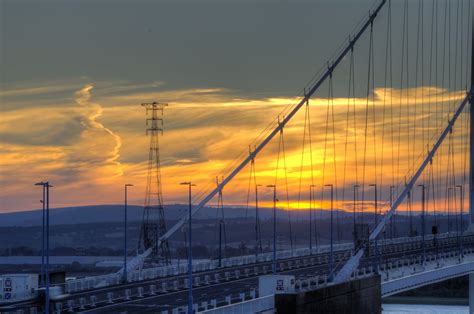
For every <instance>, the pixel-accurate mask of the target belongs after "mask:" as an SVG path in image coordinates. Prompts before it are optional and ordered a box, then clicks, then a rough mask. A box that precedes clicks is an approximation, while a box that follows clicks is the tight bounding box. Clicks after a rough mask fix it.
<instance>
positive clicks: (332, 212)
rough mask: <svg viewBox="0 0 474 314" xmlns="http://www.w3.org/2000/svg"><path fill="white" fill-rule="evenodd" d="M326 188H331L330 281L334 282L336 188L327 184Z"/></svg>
mask: <svg viewBox="0 0 474 314" xmlns="http://www.w3.org/2000/svg"><path fill="white" fill-rule="evenodd" d="M325 186H327V187H330V188H331V231H330V233H331V237H330V238H331V242H330V244H329V251H330V253H329V281H332V277H333V273H332V272H333V269H334V255H333V253H334V251H333V221H334V186H333V185H332V184H326V185H325Z"/></svg>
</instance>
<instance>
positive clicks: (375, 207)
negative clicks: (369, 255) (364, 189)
mask: <svg viewBox="0 0 474 314" xmlns="http://www.w3.org/2000/svg"><path fill="white" fill-rule="evenodd" d="M369 186H371V187H373V188H374V193H375V198H374V213H375V215H374V217H375V219H374V228H376V227H377V224H378V222H379V219H378V216H377V213H378V211H377V207H378V206H377V205H378V204H377V203H378V202H377V184H369ZM374 241H375V263H374V264H375V265H374V266H375V267H374V268H375V273H376V274H378V273H379V258H380V256H379V246H378V241H377V238H375V239H374Z"/></svg>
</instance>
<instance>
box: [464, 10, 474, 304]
mask: <svg viewBox="0 0 474 314" xmlns="http://www.w3.org/2000/svg"><path fill="white" fill-rule="evenodd" d="M471 10H472V11H471V24H472V25H471V88H470V90H469V94H470V97H469V103H470V108H469V118H470V121H469V122H470V126H469V230H471V231H472V230H474V106H473V105H474V6H471ZM466 66H467V65H466ZM466 83H467V82H466ZM469 313H474V274H469Z"/></svg>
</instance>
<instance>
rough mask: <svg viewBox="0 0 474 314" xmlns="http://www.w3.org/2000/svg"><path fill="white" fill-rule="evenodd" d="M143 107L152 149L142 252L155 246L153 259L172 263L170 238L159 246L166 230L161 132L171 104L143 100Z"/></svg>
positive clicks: (161, 262)
mask: <svg viewBox="0 0 474 314" xmlns="http://www.w3.org/2000/svg"><path fill="white" fill-rule="evenodd" d="M142 106H143V107H145V109H146V116H147V119H146V125H147V129H146V135H147V136H148V135H150V150H149V155H148V174H147V182H146V192H145V206H144V209H143V222H142V226H141V230H140V238H139V243H138V247H139V251H142V252H143V251H146V250H148V249H150V248H151V249H152V254H150V257H151V258H152V260H153V261H154V262H157V263H159V264H164V265H168V264H170V262H171V256H170V250H169V245H168V240H165V241H163V242H161V244H160V245H158V239H159V238H160V237H161V236H162V235H164V234H165V233H166V224H165V213H164V209H163V194H162V188H161V170H160V142H159V135H160V134H161V135H163V119H162V116H163V109H164V108H165V107H166V106H168V104H165V103H158V102H152V103H143V104H142Z"/></svg>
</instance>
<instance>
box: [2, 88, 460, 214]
mask: <svg viewBox="0 0 474 314" xmlns="http://www.w3.org/2000/svg"><path fill="white" fill-rule="evenodd" d="M165 86H166V84H163V83H162V82H152V83H144V84H141V85H133V84H129V83H127V82H117V83H116V84H113V83H112V82H100V83H89V84H84V83H81V85H79V84H76V85H75V88H74V89H73V90H72V91H71V92H70V95H69V98H70V101H67V100H64V97H63V96H61V97H60V98H58V99H51V100H49V103H48V104H47V105H46V106H41V107H28V106H25V107H22V108H17V109H16V110H10V111H8V112H5V113H4V114H3V115H2V116H1V117H0V162H1V167H2V171H1V172H0V183H1V184H2V185H3V186H6V187H5V189H2V191H1V192H0V193H1V195H2V203H1V210H20V209H29V208H32V207H35V206H36V205H35V204H36V203H34V202H33V200H35V199H37V193H36V192H37V191H34V190H33V191H31V184H32V182H34V181H35V180H41V179H49V180H50V181H53V182H55V183H56V184H55V202H54V204H55V206H66V205H79V204H94V203H116V202H121V197H120V195H121V194H120V193H117V190H118V189H120V186H121V184H122V183H124V182H131V183H134V184H135V188H134V191H136V193H135V192H134V193H132V194H131V195H130V197H131V201H133V202H136V203H141V202H142V199H141V196H142V195H143V191H144V189H145V182H146V180H145V178H146V171H147V158H148V145H149V138H147V137H146V136H145V128H146V125H145V119H146V116H145V112H144V109H143V108H142V107H141V106H140V105H139V104H140V103H142V102H147V101H154V100H158V101H166V102H169V103H170V106H169V107H167V108H166V109H165V113H164V114H165V115H164V125H165V131H164V136H163V137H160V144H161V158H162V166H163V168H162V176H163V183H164V186H163V191H164V197H165V201H166V202H179V201H180V200H182V196H183V191H182V190H181V187H180V186H179V182H181V181H182V180H183V179H186V180H188V179H189V180H192V181H193V182H196V183H197V184H198V187H197V189H196V195H197V194H198V193H199V190H201V191H206V190H208V189H210V188H212V187H213V186H214V185H215V177H216V176H220V175H221V174H222V173H223V172H222V170H223V169H224V168H226V167H227V169H230V168H229V167H230V166H231V165H235V162H236V161H238V160H241V159H242V158H244V157H245V156H247V154H248V150H249V147H248V145H249V144H251V143H252V141H253V140H254V139H255V138H256V137H257V134H261V132H262V130H263V129H264V128H265V127H266V126H269V125H274V124H275V123H276V121H277V119H276V118H277V117H278V116H279V115H280V116H282V115H283V114H284V112H287V110H288V108H291V105H292V104H294V103H295V99H293V98H290V97H287V98H285V97H272V95H268V96H267V97H263V98H258V99H253V98H246V97H243V95H240V94H239V93H237V92H235V91H232V90H228V89H222V88H206V89H179V90H170V89H165ZM58 89H59V87H58ZM33 90H34V87H33ZM53 90H54V88H53ZM463 96H464V94H463V92H451V93H448V92H447V91H446V90H443V89H439V88H433V87H425V88H419V89H409V90H402V91H401V90H397V89H386V90H384V89H376V90H375V91H374V102H372V97H370V98H369V102H367V99H366V98H355V99H347V98H335V99H333V100H331V101H329V102H328V99H325V98H314V99H312V100H311V102H310V113H311V123H312V126H311V132H312V153H311V154H310V153H309V150H308V142H306V150H305V152H304V154H302V140H303V131H304V126H305V123H304V110H301V111H300V112H299V113H298V114H297V115H296V116H295V117H294V119H293V120H292V121H291V122H290V123H289V124H288V126H287V127H286V128H285V131H284V140H285V161H283V159H282V152H280V160H279V161H278V160H277V156H278V147H279V145H278V136H277V137H276V138H275V139H274V140H273V141H272V142H271V143H270V144H269V145H268V146H267V147H266V148H265V149H264V150H263V151H262V152H261V154H260V155H259V157H258V158H257V159H256V164H255V165H256V169H257V173H256V175H257V180H258V181H259V182H261V183H262V184H266V183H274V182H275V174H276V173H277V174H278V178H279V179H278V182H277V184H278V185H279V186H280V187H281V188H280V190H279V193H280V195H279V197H280V198H281V199H282V200H285V202H286V192H284V191H285V190H286V188H285V186H286V181H287V182H288V197H289V199H290V206H289V207H291V208H297V207H301V206H306V205H305V204H307V203H308V202H307V201H308V200H307V198H308V193H306V192H304V191H305V189H307V186H309V185H310V184H311V182H315V184H318V185H321V184H322V183H323V182H322V181H323V176H324V180H325V183H334V182H331V181H334V177H335V174H336V172H337V173H339V174H341V173H342V172H343V171H344V167H346V172H347V176H346V182H345V183H346V185H351V184H354V182H355V181H356V179H357V178H356V177H355V173H356V168H355V166H356V162H357V163H358V169H357V172H358V176H359V177H358V179H359V180H360V178H361V173H362V168H361V164H362V159H361V158H362V150H363V145H364V141H363V133H364V123H365V121H366V119H365V113H366V106H367V105H368V106H369V108H370V110H369V117H368V118H369V119H368V122H369V125H368V126H369V130H371V131H370V132H369V133H368V143H369V144H370V145H369V146H368V147H369V148H368V149H367V154H366V164H367V168H366V178H367V180H369V179H370V180H372V181H373V180H375V179H374V178H375V174H376V173H377V176H380V173H381V172H383V173H384V180H383V182H381V180H380V179H377V180H378V182H379V184H381V185H383V184H385V185H388V184H392V181H397V182H398V181H399V178H398V177H397V178H394V176H402V177H403V176H404V175H405V174H406V173H407V172H408V171H409V168H410V167H411V166H412V165H411V163H414V161H412V162H409V160H416V158H418V157H419V156H420V154H423V153H424V150H423V149H422V148H423V146H424V145H428V144H429V143H430V141H432V140H433V135H435V134H437V132H438V131H439V128H440V126H442V125H444V124H445V122H446V121H447V116H448V111H449V110H448V108H449V107H450V106H451V107H452V106H453V105H454V104H455V103H456V101H457V100H459V99H460V98H461V97H463ZM15 97H16V96H11V100H12V101H15ZM18 97H19V96H18ZM415 98H416V100H415ZM328 103H329V105H330V107H331V106H332V105H333V104H334V130H335V134H334V135H333V134H332V123H330V124H329V129H328V130H329V134H328V136H326V123H327V121H329V122H331V120H332V119H330V120H327V108H328ZM348 105H350V108H353V109H354V113H355V116H352V114H353V113H352V111H351V116H350V117H349V118H350V121H349V123H348V122H347V111H346V109H347V106H348ZM352 106H354V107H352ZM390 106H391V107H390ZM428 106H429V111H428ZM389 108H391V110H392V111H393V112H391V111H390V110H389ZM415 111H416V116H415ZM331 112H332V111H330V114H331ZM373 112H375V113H376V115H377V117H378V119H376V120H375V121H373V119H372V114H373ZM384 113H385V119H386V120H385V121H384V120H383V119H382V118H381V117H382V116H383V115H384ZM408 113H409V114H408ZM391 115H392V116H391ZM330 118H331V116H330ZM428 118H430V119H431V121H432V124H431V125H426V126H425V130H424V131H423V129H422V128H421V126H420V125H422V123H421V121H428V120H429V119H428ZM391 119H393V120H391ZM415 119H417V121H418V122H420V123H417V124H416V125H417V126H415V124H414V121H415ZM354 121H355V123H356V127H355V126H354ZM435 121H436V123H435ZM392 122H393V123H392ZM18 126H21V127H18ZM399 126H401V127H400V128H399ZM373 127H375V131H376V132H375V133H373V132H372V130H373ZM346 130H347V136H348V138H347V143H348V145H347V147H348V148H347V149H348V152H349V155H348V157H346V156H345V149H344V147H345V143H346ZM408 132H410V133H408ZM423 132H426V134H427V135H426V136H425V137H422V136H421V135H419V136H414V134H415V133H416V134H424V133H423ZM262 134H264V133H262ZM428 134H429V135H430V136H428ZM455 134H456V138H455V140H456V141H457V143H459V141H460V139H461V138H462V134H463V133H462V132H461V130H460V129H456V132H455ZM260 138H261V137H260ZM392 138H393V139H394V141H395V143H394V145H392V142H391V141H392ZM398 138H400V144H398ZM373 143H377V145H375V146H374V145H373ZM355 146H357V149H358V150H359V154H358V160H357V161H356V160H355V158H354V149H355ZM251 148H252V147H251ZM334 148H335V150H334ZM382 149H383V156H382V155H381V154H382ZM375 154H377V156H378V163H377V168H375V164H374V162H375V159H374V156H375ZM397 154H400V160H401V163H400V169H399V171H398V173H395V174H393V169H392V168H391V166H390V165H391V164H392V156H395V157H396V156H397ZM310 155H312V160H311V159H310V157H311V156H310ZM456 158H457V159H456V160H457V161H458V162H462V157H461V154H460V152H459V151H456ZM382 160H383V164H384V165H383V169H382V165H381V161H382ZM277 164H278V167H279V170H278V172H276V166H277ZM311 164H312V165H313V169H311ZM344 164H345V165H344ZM284 166H285V168H286V171H285V170H284V169H283V167H284ZM249 171H250V170H249V169H248V168H246V169H244V170H243V171H242V173H241V174H239V175H238V176H237V177H236V178H235V179H234V180H233V181H232V182H231V183H230V184H229V185H228V186H227V187H226V189H225V200H226V203H228V204H240V205H242V204H245V202H246V197H247V191H248V178H249ZM224 173H225V172H224ZM7 182H8V185H7V184H6V183H7ZM300 182H301V184H302V191H303V192H302V196H299V185H300ZM338 184H339V186H340V185H342V180H339V182H338ZM25 191H26V192H25ZM134 195H135V196H134ZM267 196H269V195H266V192H265V191H262V205H263V204H264V203H265V198H266V197H267ZM298 199H300V202H299V203H297V200H298ZM285 202H283V201H282V204H284V203H285ZM323 205H324V204H320V206H323ZM282 206H283V205H282ZM341 206H344V203H341Z"/></svg>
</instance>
